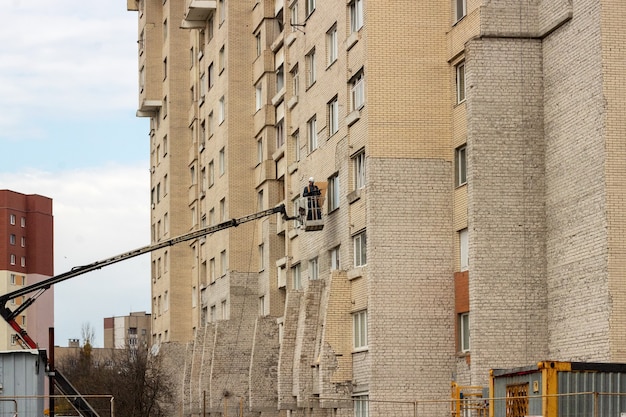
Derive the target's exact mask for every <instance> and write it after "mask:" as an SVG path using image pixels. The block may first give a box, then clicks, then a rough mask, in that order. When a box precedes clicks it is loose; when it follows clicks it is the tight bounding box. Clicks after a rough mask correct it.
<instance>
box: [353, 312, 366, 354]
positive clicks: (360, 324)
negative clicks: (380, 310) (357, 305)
mask: <svg viewBox="0 0 626 417" xmlns="http://www.w3.org/2000/svg"><path fill="white" fill-rule="evenodd" d="M352 334H353V336H354V339H353V340H354V343H353V344H354V349H364V348H367V310H361V311H357V312H356V313H352Z"/></svg>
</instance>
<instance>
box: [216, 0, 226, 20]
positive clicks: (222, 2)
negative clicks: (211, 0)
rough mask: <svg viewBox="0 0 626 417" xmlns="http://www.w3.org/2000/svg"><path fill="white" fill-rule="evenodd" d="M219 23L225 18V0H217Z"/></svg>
mask: <svg viewBox="0 0 626 417" xmlns="http://www.w3.org/2000/svg"><path fill="white" fill-rule="evenodd" d="M217 7H218V9H219V13H220V25H221V24H222V23H224V20H226V0H219V5H218V6H217Z"/></svg>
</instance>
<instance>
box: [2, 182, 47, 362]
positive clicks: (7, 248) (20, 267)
mask: <svg viewBox="0 0 626 417" xmlns="http://www.w3.org/2000/svg"><path fill="white" fill-rule="evenodd" d="M0 219H1V220H0V254H2V257H1V258H0V292H2V293H3V294H6V293H9V292H12V291H15V290H17V289H19V288H20V287H21V286H24V285H31V284H36V283H37V282H40V281H42V280H44V279H47V278H50V277H52V276H53V247H54V246H53V217H52V199H50V198H48V197H43V196H40V195H36V194H28V195H27V194H21V193H18V192H15V191H11V190H0ZM25 299H26V297H24V296H22V297H19V298H16V299H13V300H10V301H9V302H8V303H7V305H6V306H5V307H8V308H9V309H10V310H12V311H16V310H17V309H18V308H19V306H20V305H21V304H22V303H23V302H24V301H25ZM16 322H17V324H18V325H20V326H21V327H22V328H24V329H25V330H26V331H27V332H28V335H29V336H30V337H31V338H32V339H33V340H34V341H35V342H36V343H37V344H38V345H39V347H40V348H41V349H47V348H48V346H49V343H48V329H49V328H50V327H53V326H54V290H53V289H52V288H50V289H49V290H48V291H47V292H45V293H44V294H42V295H41V296H40V297H39V298H38V300H37V303H35V304H33V305H31V306H30V307H29V308H28V309H27V310H24V311H22V312H21V313H20V314H19V315H18V316H17V317H16ZM23 348H24V347H23V346H22V344H21V342H20V340H19V338H18V335H17V333H16V332H15V331H13V329H12V328H10V327H9V325H8V324H3V325H2V326H1V327H0V350H21V349H23Z"/></svg>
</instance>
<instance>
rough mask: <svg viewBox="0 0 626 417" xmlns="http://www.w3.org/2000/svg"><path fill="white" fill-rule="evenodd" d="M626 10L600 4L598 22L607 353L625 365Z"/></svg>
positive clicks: (609, 3) (620, 5) (610, 3)
mask: <svg viewBox="0 0 626 417" xmlns="http://www.w3.org/2000/svg"><path fill="white" fill-rule="evenodd" d="M624 19H626V7H625V4H624V3H623V2H620V1H604V2H602V9H601V22H602V28H603V30H602V60H603V68H604V71H603V79H604V88H603V94H604V97H605V99H606V101H607V114H606V141H607V149H606V155H607V161H606V168H605V169H606V174H605V175H606V181H607V184H606V187H607V215H608V227H609V236H608V247H609V256H608V273H609V291H610V293H611V299H612V305H611V308H612V314H611V318H610V322H609V328H610V329H611V330H610V332H611V334H610V338H611V347H610V349H611V353H610V360H611V361H613V362H625V361H626V351H625V350H624V349H623V348H622V346H624V345H625V344H626V340H624V339H625V337H626V332H624V330H623V329H624V328H625V327H626V291H625V290H624V288H623V277H624V276H626V239H625V236H626V211H624V201H626V184H625V179H626V172H625V166H624V163H623V162H624V161H625V160H626V154H625V151H626V144H625V143H624V138H626V128H625V127H624V120H626V114H625V112H626V108H625V107H624V106H623V105H622V104H621V103H622V98H621V97H624V94H625V93H626V91H624V85H623V83H622V82H621V80H622V76H623V74H626V65H625V63H624V59H623V57H624V55H623V52H624V51H623V48H622V39H623V38H624V27H623V24H622V22H623V21H624Z"/></svg>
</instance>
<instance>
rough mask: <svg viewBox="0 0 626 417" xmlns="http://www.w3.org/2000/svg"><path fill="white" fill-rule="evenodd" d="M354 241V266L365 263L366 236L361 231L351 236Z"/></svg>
mask: <svg viewBox="0 0 626 417" xmlns="http://www.w3.org/2000/svg"><path fill="white" fill-rule="evenodd" d="M352 241H353V242H354V266H363V265H366V264H367V237H366V235H365V232H361V233H359V234H357V235H355V236H354V237H353V238H352Z"/></svg>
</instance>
